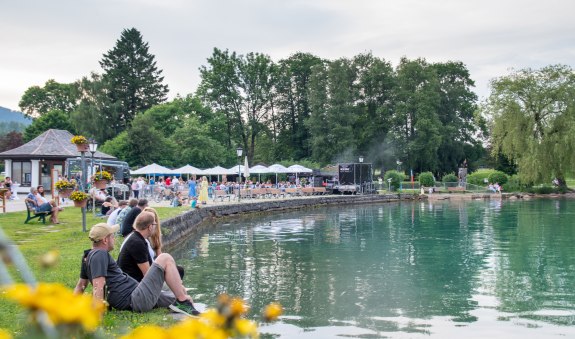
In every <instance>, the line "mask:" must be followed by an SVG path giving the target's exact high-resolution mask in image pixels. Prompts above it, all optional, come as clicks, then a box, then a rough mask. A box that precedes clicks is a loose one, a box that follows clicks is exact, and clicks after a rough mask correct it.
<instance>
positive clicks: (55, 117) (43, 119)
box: [24, 110, 76, 142]
mask: <svg viewBox="0 0 575 339" xmlns="http://www.w3.org/2000/svg"><path fill="white" fill-rule="evenodd" d="M49 129H63V130H66V131H69V132H71V133H72V134H74V133H75V132H76V130H75V129H74V127H73V126H72V123H71V122H70V119H69V118H68V115H67V114H66V113H64V112H62V111H58V110H53V111H50V112H48V113H46V114H43V115H42V116H40V117H39V118H36V119H34V121H33V122H32V124H31V125H30V126H28V127H26V129H25V130H24V141H25V142H28V141H30V140H32V139H34V138H35V137H37V136H39V135H40V134H42V133H44V132H46V131H47V130H49Z"/></svg>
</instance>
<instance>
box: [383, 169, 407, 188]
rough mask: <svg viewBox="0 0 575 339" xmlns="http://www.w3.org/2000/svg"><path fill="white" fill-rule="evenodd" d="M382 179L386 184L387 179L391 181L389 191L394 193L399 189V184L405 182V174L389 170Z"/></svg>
mask: <svg viewBox="0 0 575 339" xmlns="http://www.w3.org/2000/svg"><path fill="white" fill-rule="evenodd" d="M383 178H384V179H385V182H386V183H388V182H387V179H391V190H392V191H396V190H397V189H398V188H399V183H400V182H402V181H403V180H405V174H403V173H402V172H398V171H395V170H391V171H387V172H385V176H384V177H383ZM388 185H389V183H388Z"/></svg>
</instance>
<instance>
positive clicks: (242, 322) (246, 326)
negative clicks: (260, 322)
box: [234, 319, 258, 338]
mask: <svg viewBox="0 0 575 339" xmlns="http://www.w3.org/2000/svg"><path fill="white" fill-rule="evenodd" d="M234 325H235V330H236V331H237V332H238V333H239V334H240V335H241V336H248V335H249V336H251V337H252V338H257V337H258V328H257V326H256V324H255V323H254V322H253V321H249V320H247V319H237V320H236V321H235V322H234Z"/></svg>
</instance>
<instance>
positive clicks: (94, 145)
mask: <svg viewBox="0 0 575 339" xmlns="http://www.w3.org/2000/svg"><path fill="white" fill-rule="evenodd" d="M88 147H89V148H90V153H92V160H91V161H90V174H91V175H94V173H93V172H94V153H96V150H97V149H98V143H97V142H96V140H94V139H90V143H89V144H88ZM92 214H93V215H94V216H96V195H95V194H92Z"/></svg>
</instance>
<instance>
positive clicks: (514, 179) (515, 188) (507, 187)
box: [501, 174, 528, 193]
mask: <svg viewBox="0 0 575 339" xmlns="http://www.w3.org/2000/svg"><path fill="white" fill-rule="evenodd" d="M501 186H503V191H504V192H508V193H511V192H526V191H527V188H528V186H527V185H526V184H524V183H522V182H521V179H520V178H519V176H518V175H517V174H514V175H512V176H511V177H509V180H507V182H506V183H505V184H503V185H501Z"/></svg>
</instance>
